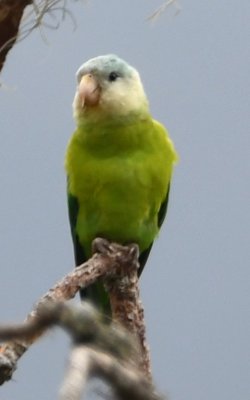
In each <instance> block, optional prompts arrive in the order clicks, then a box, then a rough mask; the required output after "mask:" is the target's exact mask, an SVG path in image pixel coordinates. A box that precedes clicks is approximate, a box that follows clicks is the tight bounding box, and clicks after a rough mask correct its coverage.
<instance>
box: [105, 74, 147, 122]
mask: <svg viewBox="0 0 250 400" xmlns="http://www.w3.org/2000/svg"><path fill="white" fill-rule="evenodd" d="M146 105H147V100H146V96H145V93H144V90H143V87H142V85H141V82H140V81H135V82H134V81H132V82H131V80H130V81H124V80H123V81H118V82H114V83H113V84H112V85H110V86H109V87H108V88H107V89H106V90H105V93H104V94H103V97H102V106H103V108H105V109H108V110H109V111H113V112H114V113H119V114H120V115H126V114H127V113H129V112H133V111H136V110H138V109H141V108H142V107H143V106H146Z"/></svg>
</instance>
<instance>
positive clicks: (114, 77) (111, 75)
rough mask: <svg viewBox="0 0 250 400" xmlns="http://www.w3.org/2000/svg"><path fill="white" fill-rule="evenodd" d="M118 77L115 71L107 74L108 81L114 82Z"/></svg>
mask: <svg viewBox="0 0 250 400" xmlns="http://www.w3.org/2000/svg"><path fill="white" fill-rule="evenodd" d="M118 77H119V75H118V73H117V72H115V71H112V72H110V74H109V81H110V82H114V81H116V79H117V78H118Z"/></svg>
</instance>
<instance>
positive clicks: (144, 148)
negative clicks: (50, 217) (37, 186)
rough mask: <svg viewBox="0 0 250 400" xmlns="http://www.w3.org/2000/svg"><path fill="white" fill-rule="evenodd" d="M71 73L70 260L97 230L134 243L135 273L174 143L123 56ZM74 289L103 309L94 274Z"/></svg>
mask: <svg viewBox="0 0 250 400" xmlns="http://www.w3.org/2000/svg"><path fill="white" fill-rule="evenodd" d="M76 76H77V89H76V94H75V98H74V102H73V114H74V118H75V121H76V125H77V128H76V131H75V132H74V134H73V136H72V137H71V139H70V141H69V144H68V147H67V151H66V158H65V169H66V174H67V192H68V209H69V219H70V225H71V234H72V238H73V243H74V253H75V262H76V265H80V264H81V263H83V262H84V261H86V260H87V259H88V258H89V257H90V256H91V243H92V241H93V239H95V238H96V237H102V238H105V239H108V240H110V241H113V242H117V243H120V244H129V243H137V244H138V246H139V250H140V257H139V263H140V268H139V271H138V273H139V275H140V274H141V272H142V270H143V267H144V264H145V263H146V261H147V258H148V255H149V252H150V250H151V247H152V244H153V242H154V239H155V238H156V236H157V235H158V232H159V228H160V226H161V225H162V222H163V220H164V218H165V215H166V210H167V204H168V196H169V188H170V180H171V176H172V170H173V165H174V163H175V161H176V158H177V155H176V152H175V149H174V145H173V143H172V141H171V140H170V138H169V136H168V133H167V131H166V129H165V128H164V127H163V125H161V124H160V123H159V122H157V121H156V120H154V119H153V118H152V116H151V114H150V110H149V104H148V100H147V97H146V94H145V92H144V89H143V85H142V82H141V79H140V76H139V74H138V72H137V70H136V69H135V68H133V67H132V66H131V65H129V64H128V63H127V62H125V61H124V60H122V59H121V58H119V57H117V56H116V55H112V54H111V55H104V56H99V57H96V58H92V59H90V60H89V61H87V62H86V63H84V64H83V65H82V66H81V67H80V68H79V69H78V71H77V74H76ZM81 296H82V297H85V298H88V299H90V300H92V301H93V302H94V303H95V304H96V305H97V306H98V307H99V309H100V310H104V311H105V310H107V307H108V306H107V305H108V295H107V293H106V292H105V289H104V287H103V285H102V283H101V282H97V283H95V284H93V285H92V286H91V287H89V288H87V289H85V290H83V291H82V293H81Z"/></svg>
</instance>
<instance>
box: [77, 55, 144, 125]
mask: <svg viewBox="0 0 250 400" xmlns="http://www.w3.org/2000/svg"><path fill="white" fill-rule="evenodd" d="M76 77H77V90H76V94H75V98H74V102H73V111H74V117H75V119H76V120H77V122H78V123H79V122H81V121H85V120H89V119H94V120H98V119H99V118H103V117H105V118H107V117H108V118H111V119H113V118H122V117H125V118H127V117H130V116H133V115H137V116H138V115H143V114H145V113H147V112H148V101H147V97H146V95H145V92H144V89H143V85H142V83H141V79H140V76H139V74H138V72H137V71H136V69H135V68H133V67H131V66H130V65H129V64H128V63H127V62H125V61H123V60H122V59H121V58H119V57H117V56H115V55H105V56H99V57H96V58H92V59H90V60H89V61H87V62H86V63H84V64H83V65H82V66H81V67H80V68H79V69H78V71H77V74H76Z"/></svg>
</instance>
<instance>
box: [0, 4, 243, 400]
mask: <svg viewBox="0 0 250 400" xmlns="http://www.w3.org/2000/svg"><path fill="white" fill-rule="evenodd" d="M160 1H161V0H151V1H147V2H145V1H143V0H137V1H135V2H133V4H132V3H131V2H125V1H123V2H117V1H115V0H110V1H108V2H107V1H101V0H89V1H88V2H83V1H79V2H70V3H68V6H69V7H70V10H71V12H72V13H73V15H74V17H75V19H76V25H77V26H76V28H75V29H74V26H73V24H72V21H71V20H70V18H66V20H65V21H63V22H62V24H61V26H60V28H59V29H57V30H50V29H48V28H47V29H46V28H44V29H43V30H42V32H40V31H39V30H36V31H34V32H33V33H31V34H30V35H29V36H28V37H27V38H26V39H25V40H23V41H22V42H20V43H19V44H17V45H15V47H14V48H13V50H12V51H11V52H10V53H9V55H8V59H7V62H6V64H5V67H4V70H3V71H2V74H1V77H0V80H1V83H2V87H1V89H0V110H1V111H0V116H1V124H0V137H1V145H0V182H1V193H2V196H1V207H0V254H1V265H2V272H1V281H0V285H1V286H0V288H1V289H0V304H1V305H2V307H1V311H0V321H2V322H17V321H22V320H23V318H25V316H26V314H27V313H28V312H29V311H30V309H31V308H32V305H33V304H34V303H35V302H36V300H37V299H38V298H39V297H40V296H41V295H42V294H43V293H44V292H46V291H47V289H49V287H51V286H52V285H53V284H54V283H55V282H56V281H57V280H58V279H60V278H61V277H62V276H63V275H64V274H66V273H67V272H68V271H70V270H71V269H72V267H73V265H74V262H73V252H72V243H71V238H70V230H69V224H68V216H67V205H66V189H65V187H66V185H65V173H64V166H63V162H64V161H63V160H64V154H65V148H66V145H67V142H68V140H69V137H70V135H71V133H72V132H73V130H74V126H75V125H74V121H73V118H72V109H71V104H72V100H73V96H74V91H75V86H76V81H75V72H76V70H77V69H78V67H79V66H80V65H81V64H82V63H83V62H85V61H86V60H88V59H89V58H91V57H94V56H97V55H101V54H106V53H115V54H117V55H119V56H120V57H122V58H124V59H125V60H127V61H128V62H129V63H130V64H132V65H133V66H135V67H136V68H137V69H138V71H139V72H140V74H141V78H142V80H143V83H144V86H145V90H146V92H147V95H148V98H149V101H150V105H151V111H152V114H153V116H154V117H155V118H156V119H158V120H160V121H161V122H162V123H163V124H164V125H165V126H166V127H167V128H168V130H169V132H170V136H171V138H172V139H173V141H174V143H175V146H176V149H177V151H178V153H179V157H180V161H179V164H178V165H177V166H176V168H175V171H174V176H173V182H172V186H171V195H170V203H169V208H168V215H167V218H166V221H165V223H164V226H163V228H162V231H161V233H160V236H159V238H158V239H157V241H156V242H155V245H154V247H153V250H152V253H151V256H150V259H149V261H148V263H147V266H146V268H145V269H144V272H143V276H142V277H141V280H140V288H141V296H142V299H143V303H144V307H145V315H146V324H147V334H148V341H149V344H150V348H151V357H152V368H153V375H154V380H155V383H156V385H157V387H158V389H159V390H160V391H161V392H162V393H164V394H166V395H168V396H169V398H170V399H171V400H200V399H202V400H211V399H220V400H235V399H240V400H249V395H250V344H249V343H250V342H249V337H250V320H249V309H250V296H249V293H250V269H249V257H250V250H249V247H250V246H249V237H250V213H249V200H250V185H249V180H250V157H249V149H250V134H249V131H250V116H249V115H250V114H249V108H250V83H249V71H250V46H249V37H250V24H249V20H250V3H249V0H242V1H241V2H234V1H232V0H229V1H228V0H221V1H218V0H217V1H215V0H211V1H209V2H205V1H200V0H190V1H185V0H179V5H180V6H181V11H180V12H179V13H178V15H175V8H174V7H170V8H169V9H168V10H167V12H165V13H164V14H162V15H161V17H160V18H158V20H157V21H155V22H154V23H152V22H150V21H148V19H147V17H148V16H149V15H151V14H152V13H153V12H154V11H155V10H156V9H157V7H159V6H160V5H161V2H160ZM57 15H58V17H60V16H59V14H57ZM68 353H69V338H68V337H67V336H66V334H65V333H63V332H61V331H60V330H55V331H53V332H50V333H49V334H48V335H47V336H46V337H45V338H43V339H41V340H40V341H39V342H38V343H36V344H35V345H34V346H33V347H32V348H31V349H30V350H29V351H28V353H26V354H25V356H24V357H23V358H22V359H21V360H20V361H19V364H18V370H17V371H16V373H15V375H14V377H13V380H12V381H11V382H9V383H6V384H5V385H4V386H3V387H2V388H1V394H0V399H1V400H9V399H12V400H14V399H17V398H18V399H19V400H33V399H34V396H37V394H39V398H41V399H43V400H49V399H52V398H56V397H57V392H58V388H59V385H60V382H61V381H62V378H63V376H64V372H65V366H66V362H67V356H68Z"/></svg>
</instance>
